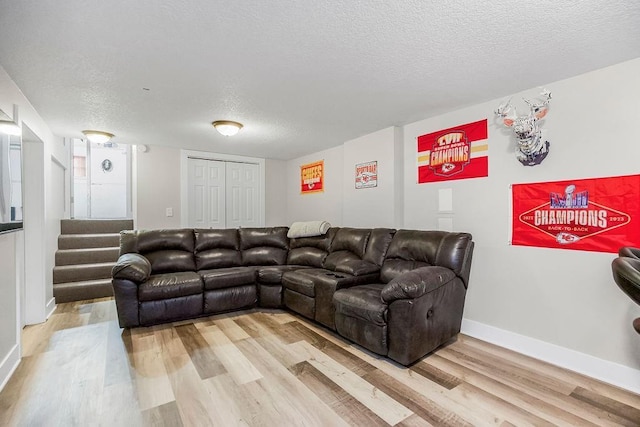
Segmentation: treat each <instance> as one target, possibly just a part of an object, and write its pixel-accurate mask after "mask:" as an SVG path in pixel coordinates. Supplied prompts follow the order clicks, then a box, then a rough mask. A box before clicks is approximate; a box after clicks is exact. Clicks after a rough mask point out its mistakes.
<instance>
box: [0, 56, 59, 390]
mask: <svg viewBox="0 0 640 427" xmlns="http://www.w3.org/2000/svg"><path fill="white" fill-rule="evenodd" d="M14 104H16V105H18V107H19V113H20V117H19V121H20V124H21V125H22V128H23V134H24V135H25V137H27V138H31V139H32V140H33V141H34V142H33V144H41V146H39V147H38V151H39V152H38V153H37V156H35V157H36V158H38V159H39V161H38V162H37V163H34V164H26V163H25V165H24V168H23V173H24V180H23V182H24V181H27V180H31V181H32V184H33V186H32V188H31V194H27V193H26V192H25V194H24V198H25V220H24V227H25V230H24V231H23V232H18V233H17V234H16V233H9V234H3V235H0V260H3V262H2V267H1V268H0V271H2V277H3V282H2V283H1V284H0V299H2V301H3V304H8V306H10V307H12V308H11V309H8V308H5V307H3V308H2V311H1V312H2V313H3V316H2V322H0V330H1V331H2V332H0V385H2V384H3V383H4V382H5V380H6V379H7V377H8V373H9V372H10V370H11V369H12V368H11V364H12V360H13V358H14V357H15V355H16V354H17V355H18V356H19V353H20V351H19V350H20V347H19V346H20V342H19V340H18V339H17V334H16V333H15V331H16V330H17V328H18V327H19V326H18V322H17V320H16V319H15V316H14V315H13V313H14V312H15V310H18V308H17V307H18V306H19V302H18V295H20V294H22V292H24V295H25V307H24V308H25V310H24V318H25V321H26V322H27V323H38V322H42V321H44V320H45V319H46V318H47V317H48V316H49V314H51V311H52V310H53V309H54V308H55V305H54V301H53V299H52V298H51V295H52V293H53V283H52V281H51V280H50V277H51V272H50V271H49V274H47V268H48V261H47V256H46V253H47V251H49V250H50V248H49V245H48V244H47V243H46V242H49V241H51V240H50V239H51V235H52V234H55V230H51V229H48V228H47V226H46V224H47V219H48V218H49V216H50V214H49V213H48V212H47V210H46V209H45V206H48V201H49V200H50V199H52V198H55V197H58V196H57V195H52V194H51V192H50V189H49V187H48V185H47V184H46V183H47V182H48V179H49V177H50V176H51V162H50V159H51V157H52V156H55V157H56V158H57V159H59V160H61V162H62V164H63V165H64V166H67V164H68V147H66V145H65V144H64V141H63V139H62V138H57V137H54V136H53V134H52V133H51V130H50V129H49V128H48V126H47V125H46V123H45V122H44V121H43V120H42V118H41V117H40V116H39V115H38V113H37V112H36V111H35V109H34V108H33V106H31V104H30V103H29V101H28V100H27V99H26V98H25V97H24V95H23V94H22V92H21V91H20V89H19V88H18V87H17V86H16V85H15V83H14V82H13V81H12V80H11V78H10V76H9V75H8V74H7V73H6V71H5V70H4V69H3V68H2V67H0V109H2V110H3V111H5V112H12V111H13V105H14ZM23 139H24V138H23ZM23 161H24V157H23ZM25 185H26V184H25ZM65 191H66V195H67V197H66V199H65V201H64V202H63V203H64V204H65V206H68V185H67V184H65ZM63 196H64V195H63ZM27 199H31V201H32V202H35V206H37V207H38V209H37V210H35V211H33V212H30V211H29V210H28V209H29V208H28V205H27ZM32 206H34V205H33V203H32ZM43 242H45V244H44V245H43ZM25 254H26V255H27V256H25ZM4 260H6V262H5V261H4ZM25 273H28V275H26V274H25ZM4 279H6V280H7V281H6V282H5V281H4ZM23 279H24V286H25V287H26V289H24V290H20V292H17V291H15V287H16V286H17V284H20V285H22V282H23ZM11 287H13V290H11V289H10V288H11ZM5 297H6V298H7V299H5ZM5 310H8V311H5ZM7 312H8V313H10V315H8V316H5V315H4V313H7ZM6 331H8V332H9V333H5V332H6ZM7 349H17V350H18V352H17V353H15V351H11V352H10V353H6V350H7ZM7 367H9V368H10V369H9V370H7V369H6V368H7Z"/></svg>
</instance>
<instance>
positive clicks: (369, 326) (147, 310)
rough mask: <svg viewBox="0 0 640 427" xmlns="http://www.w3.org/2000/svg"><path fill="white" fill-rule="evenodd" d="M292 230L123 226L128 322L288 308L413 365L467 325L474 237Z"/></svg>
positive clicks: (120, 302) (119, 281) (120, 299)
mask: <svg viewBox="0 0 640 427" xmlns="http://www.w3.org/2000/svg"><path fill="white" fill-rule="evenodd" d="M287 232H288V228H287V227H272V228H239V229H220V230H215V229H179V230H151V231H137V230H135V231H123V232H122V233H121V237H120V258H119V259H118V262H117V264H116V266H115V267H114V268H113V289H114V295H115V301H116V306H117V310H118V320H119V323H120V326H121V327H135V326H148V325H153V324H157V323H163V322H170V321H175V320H181V319H188V318H193V317H198V316H207V315H211V314H215V313H221V312H226V311H232V310H240V309H244V308H249V307H253V306H258V307H270V308H281V307H282V308H287V309H289V310H292V311H294V312H296V313H299V314H301V315H303V316H305V317H307V318H309V319H312V320H315V321H316V322H318V323H320V324H322V325H324V326H326V327H328V328H330V329H332V330H334V331H336V332H337V333H338V334H340V335H342V336H343V337H345V338H347V339H349V340H352V341H354V342H355V343H357V344H359V345H361V346H363V347H365V348H367V349H369V350H371V351H373V352H375V353H378V354H381V355H384V356H387V357H389V358H390V359H393V360H395V361H397V362H399V363H401V364H404V365H409V364H411V363H413V362H415V361H416V360H418V359H419V358H421V357H422V356H424V355H425V354H427V353H429V352H431V351H433V350H434V349H436V348H437V347H438V346H440V345H441V344H443V343H445V342H446V341H448V340H449V339H451V338H452V337H454V336H455V335H456V334H457V333H458V332H460V324H461V322H462V311H463V308H464V300H465V295H466V289H467V285H468V281H469V271H470V268H471V258H472V253H473V246H474V243H473V241H472V239H471V235H470V234H468V233H447V232H442V231H412V230H392V229H385V228H374V229H360V228H337V227H334V228H331V229H330V230H329V231H328V232H327V233H326V234H325V235H322V236H317V237H303V238H294V239H289V238H287Z"/></svg>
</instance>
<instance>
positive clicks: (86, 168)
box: [71, 139, 132, 219]
mask: <svg viewBox="0 0 640 427" xmlns="http://www.w3.org/2000/svg"><path fill="white" fill-rule="evenodd" d="M72 141H73V154H72V156H73V162H72V165H73V166H72V167H73V179H72V180H71V218H74V219H122V218H132V213H131V146H130V145H128V144H117V143H114V142H106V143H104V144H96V143H92V142H89V141H87V140H85V139H73V140H72Z"/></svg>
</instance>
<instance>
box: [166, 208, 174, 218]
mask: <svg viewBox="0 0 640 427" xmlns="http://www.w3.org/2000/svg"><path fill="white" fill-rule="evenodd" d="M167 216H173V208H167Z"/></svg>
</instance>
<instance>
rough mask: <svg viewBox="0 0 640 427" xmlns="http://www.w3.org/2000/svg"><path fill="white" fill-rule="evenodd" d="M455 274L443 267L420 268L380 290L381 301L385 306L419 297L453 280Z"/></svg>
mask: <svg viewBox="0 0 640 427" xmlns="http://www.w3.org/2000/svg"><path fill="white" fill-rule="evenodd" d="M456 277H457V276H456V274H455V273H454V272H453V271H452V270H450V269H448V268H445V267H437V266H429V267H420V268H416V269H415V270H411V271H409V272H407V273H404V274H401V275H400V276H398V277H396V278H395V279H393V280H391V281H390V282H389V283H387V284H386V285H385V287H384V288H382V292H381V297H382V301H384V302H386V303H387V304H390V303H392V302H393V301H396V300H399V299H413V298H418V297H421V296H422V295H425V294H427V293H429V292H431V291H433V290H435V289H438V288H439V287H441V286H442V285H444V284H446V283H448V282H450V281H452V280H454V279H455V278H456Z"/></svg>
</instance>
